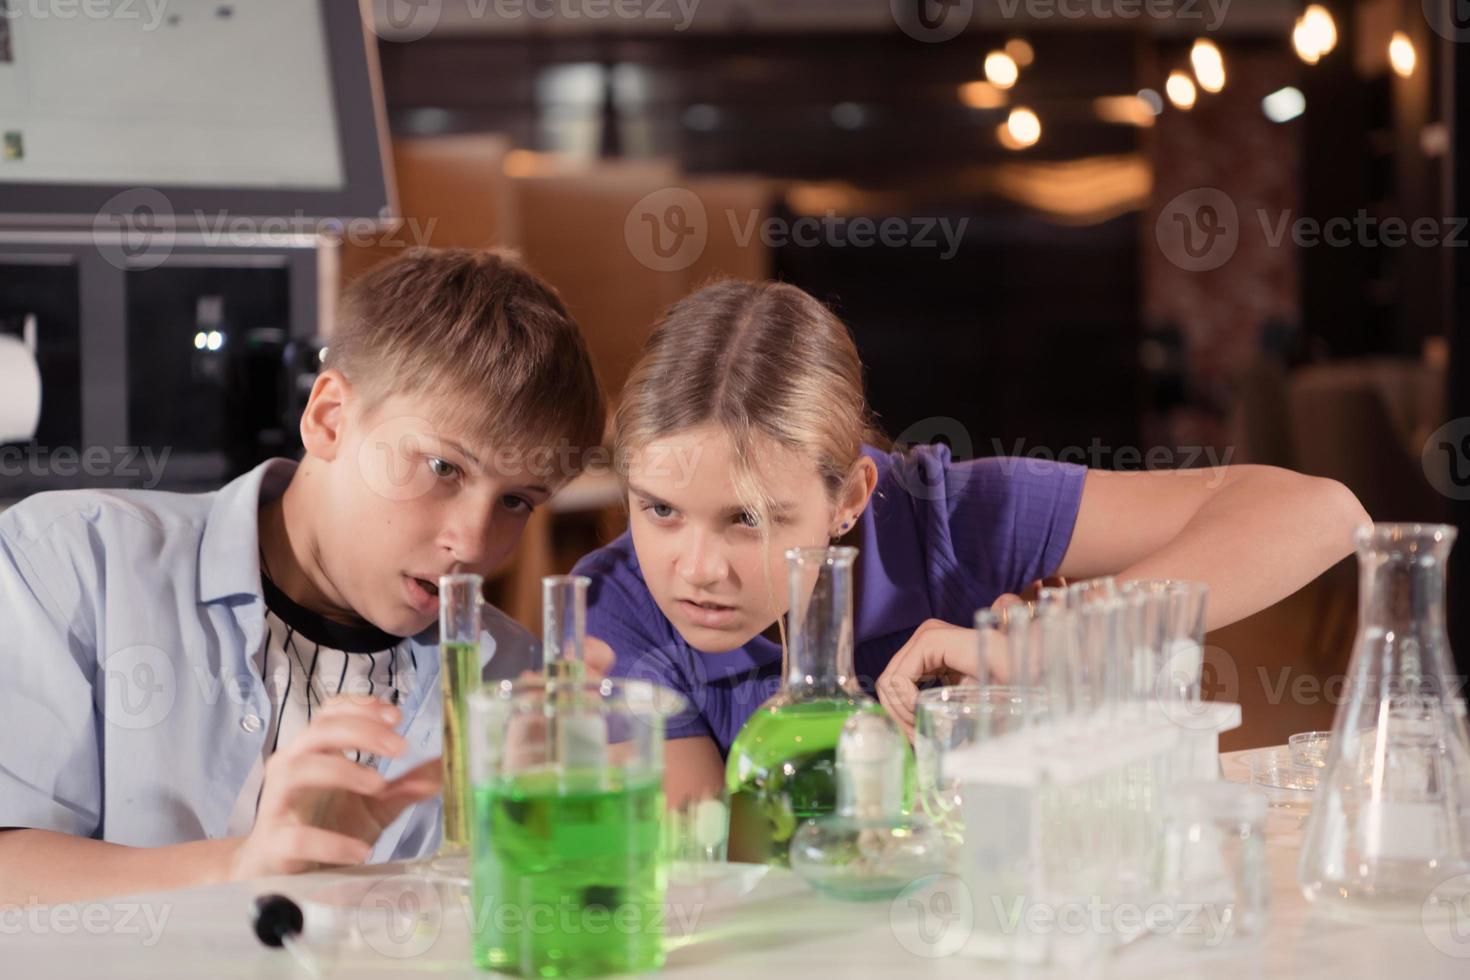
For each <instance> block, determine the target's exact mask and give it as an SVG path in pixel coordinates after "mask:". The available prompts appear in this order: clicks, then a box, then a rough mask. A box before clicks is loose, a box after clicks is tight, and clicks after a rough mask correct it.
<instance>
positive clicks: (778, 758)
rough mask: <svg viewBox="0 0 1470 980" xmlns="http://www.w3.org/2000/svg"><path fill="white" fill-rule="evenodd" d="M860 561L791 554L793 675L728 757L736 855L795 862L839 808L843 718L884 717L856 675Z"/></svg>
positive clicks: (840, 552) (832, 552)
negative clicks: (792, 852) (796, 844)
mask: <svg viewBox="0 0 1470 980" xmlns="http://www.w3.org/2000/svg"><path fill="white" fill-rule="evenodd" d="M856 559H857V549H856V548H793V549H791V550H789V551H787V552H786V564H787V572H788V576H789V583H790V589H791V609H790V612H789V614H788V616H787V622H788V628H787V633H788V640H789V643H790V649H789V651H788V652H787V657H786V672H785V677H784V678H783V682H782V684H781V689H780V690H778V691H777V692H776V693H775V694H773V695H771V697H770V698H768V699H767V700H766V701H765V703H763V704H762V705H761V706H760V707H759V708H757V709H756V711H755V713H754V714H752V715H751V716H750V718H749V719H747V720H746V722H745V725H744V726H743V727H742V728H741V729H740V732H739V734H737V735H736V736H735V741H734V742H733V743H732V744H731V746H730V753H729V758H728V760H727V762H726V768H725V782H726V786H727V788H728V789H729V792H730V814H731V837H730V857H731V859H732V860H742V861H757V862H769V863H773V864H783V865H784V864H786V862H787V856H788V851H789V849H790V845H791V836H792V834H794V833H795V832H796V828H797V826H798V825H799V824H800V823H801V821H803V820H807V819H812V818H815V817H824V816H827V815H829V814H831V813H832V812H833V811H834V810H835V809H836V807H837V757H836V753H837V740H838V737H839V736H840V735H841V733H842V726H843V723H845V722H846V721H847V719H848V718H849V717H850V716H851V715H853V714H855V713H858V712H862V711H871V712H875V713H878V714H880V715H881V714H882V713H883V708H882V707H881V706H880V705H879V704H878V702H877V701H875V700H873V699H872V698H871V697H869V696H868V695H867V694H865V693H864V692H863V690H862V688H860V687H859V686H858V682H857V677H856V676H855V674H854V671H853V623H852V584H853V582H852V573H853V563H854V562H855V561H856Z"/></svg>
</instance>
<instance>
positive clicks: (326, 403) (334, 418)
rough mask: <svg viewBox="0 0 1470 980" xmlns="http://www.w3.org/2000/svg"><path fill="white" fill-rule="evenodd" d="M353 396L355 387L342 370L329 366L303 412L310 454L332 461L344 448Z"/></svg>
mask: <svg viewBox="0 0 1470 980" xmlns="http://www.w3.org/2000/svg"><path fill="white" fill-rule="evenodd" d="M351 395H352V386H351V385H350V384H348V382H347V378H346V377H345V376H344V375H343V374H342V372H341V371H335V370H331V369H328V370H326V371H323V372H322V373H321V374H319V375H317V379H316V381H315V382H314V383H313V384H312V386H311V395H310V396H309V397H308V398H307V399H306V410H305V411H303V412H302V413H301V445H302V446H303V447H304V448H305V449H306V451H307V453H308V454H310V455H312V456H315V457H317V458H318V459H323V460H332V459H335V458H336V456H337V454H338V453H339V452H341V451H342V439H343V437H344V436H345V435H346V430H347V401H348V399H349V398H350V397H351Z"/></svg>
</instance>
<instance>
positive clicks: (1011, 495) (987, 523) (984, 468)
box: [576, 445, 1087, 753]
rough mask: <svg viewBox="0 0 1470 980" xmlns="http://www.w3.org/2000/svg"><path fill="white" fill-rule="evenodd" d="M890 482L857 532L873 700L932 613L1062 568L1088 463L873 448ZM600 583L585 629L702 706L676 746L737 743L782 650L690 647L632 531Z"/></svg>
mask: <svg viewBox="0 0 1470 980" xmlns="http://www.w3.org/2000/svg"><path fill="white" fill-rule="evenodd" d="M863 453H864V454H865V455H867V456H868V457H869V458H871V459H872V460H873V462H874V463H876V464H877V467H878V485H877V488H876V490H875V491H874V493H873V498H872V500H871V502H870V503H869V505H868V509H867V510H866V511H864V512H863V515H862V517H861V518H860V519H859V521H858V525H857V535H858V539H857V546H858V548H859V549H860V550H859V553H858V559H857V570H856V577H855V586H854V589H855V591H854V596H853V605H854V632H855V634H856V635H855V641H856V642H855V646H854V650H853V655H854V666H855V668H856V671H857V675H858V681H859V683H860V684H861V685H862V687H863V689H864V690H865V691H867V692H869V693H870V694H871V693H872V691H873V684H874V682H876V681H877V679H878V676H879V675H880V674H882V673H883V669H884V668H885V667H886V666H887V665H888V661H889V660H890V659H891V658H892V657H893V655H894V653H896V652H897V651H898V650H899V648H900V647H902V646H903V645H904V644H905V643H907V642H908V640H909V637H910V636H912V635H913V632H914V630H915V629H916V628H917V627H918V626H919V624H921V623H923V622H924V621H925V620H926V619H940V620H944V621H945V622H949V623H954V624H956V625H961V626H969V625H971V624H972V623H973V621H974V615H975V610H976V609H979V608H981V607H983V606H988V605H990V603H992V602H993V601H995V599H996V598H997V597H998V596H1000V595H1002V594H1004V593H1006V592H1018V591H1020V590H1021V589H1022V588H1024V587H1025V586H1026V585H1028V584H1029V583H1031V582H1033V581H1035V580H1036V579H1039V578H1044V577H1046V576H1048V575H1051V574H1054V573H1055V572H1056V569H1057V567H1058V566H1059V565H1060V564H1061V561H1062V556H1063V554H1065V552H1066V550H1067V545H1068V543H1069V542H1070V541H1071V538H1072V527H1073V524H1074V523H1075V522H1076V519H1077V507H1078V504H1079V502H1080V501H1081V499H1082V483H1083V480H1084V478H1085V477H1086V474H1087V469H1086V467H1083V466H1078V465H1076V464H1072V463H1057V462H1052V461H1049V460H1039V459H1031V458H1020V457H994V458H987V459H977V460H970V461H967V462H958V463H957V462H954V461H952V460H951V459H950V454H949V449H948V448H947V447H945V446H942V445H939V446H919V447H915V448H913V449H910V450H908V451H907V452H906V453H903V454H899V453H885V452H883V451H882V450H878V449H874V448H872V447H864V448H863ZM576 573H577V574H579V575H588V576H590V577H591V578H592V585H591V588H590V590H589V592H588V597H587V634H588V635H589V636H595V637H597V638H598V639H600V640H602V641H604V642H605V643H607V644H608V645H609V646H611V647H612V649H613V652H614V654H616V656H617V662H616V664H615V666H614V668H613V674H614V675H616V676H620V677H637V678H642V679H645V680H651V681H654V682H655V683H658V684H662V685H664V686H665V687H668V688H671V689H672V690H675V691H678V692H679V693H680V694H682V695H684V696H685V697H686V698H688V700H689V704H690V708H689V710H688V711H686V712H684V713H683V714H682V715H680V716H678V717H677V718H674V719H671V721H670V724H669V728H668V737H669V738H682V737H685V736H691V735H708V736H710V737H711V738H713V739H714V740H715V742H716V744H718V745H719V747H720V752H721V753H725V752H728V750H729V748H730V743H731V742H732V741H734V739H735V735H736V734H737V733H738V732H739V731H740V726H741V725H743V724H745V720H746V719H747V718H749V717H750V716H751V715H752V714H753V713H754V712H755V710H756V709H757V708H758V707H760V705H761V703H762V702H764V701H765V700H766V698H768V697H770V696H771V695H772V694H773V693H775V691H776V689H777V688H778V687H780V682H781V676H780V675H781V647H780V645H779V644H778V643H775V642H772V641H771V640H768V639H766V638H765V637H764V636H757V637H756V638H755V639H753V640H751V641H750V642H749V643H747V644H746V645H745V646H743V647H739V648H737V649H735V650H731V651H729V652H727V653H703V652H700V651H698V650H695V649H694V648H693V647H691V646H690V645H689V644H688V643H687V642H685V640H684V638H683V636H681V635H680V634H679V631H678V630H677V629H675V628H674V626H673V624H672V623H670V622H669V621H668V619H667V618H666V617H665V616H664V614H663V613H662V612H661V611H659V608H658V605H657V604H656V603H655V602H654V601H653V596H652V595H651V594H650V593H649V591H648V587H647V586H646V585H645V584H644V581H643V573H642V571H641V569H640V568H639V567H638V556H637V554H636V553H635V552H634V549H633V540H632V536H631V534H629V533H626V532H625V533H624V534H623V535H622V536H621V537H620V538H618V539H617V540H616V541H614V542H612V543H611V544H609V545H607V546H606V547H604V548H599V549H598V550H597V551H594V552H592V553H591V554H590V555H587V556H586V557H585V558H583V559H582V560H581V561H579V562H578V563H577V567H576Z"/></svg>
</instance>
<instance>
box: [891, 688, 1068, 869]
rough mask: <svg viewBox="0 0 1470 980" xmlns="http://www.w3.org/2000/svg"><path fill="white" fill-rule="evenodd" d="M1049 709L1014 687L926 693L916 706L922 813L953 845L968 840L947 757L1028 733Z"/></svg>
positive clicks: (1037, 696) (1034, 694)
mask: <svg viewBox="0 0 1470 980" xmlns="http://www.w3.org/2000/svg"><path fill="white" fill-rule="evenodd" d="M1045 710H1046V699H1045V695H1044V693H1043V692H1042V691H1041V690H1039V689H1035V690H1030V691H1028V690H1027V689H1025V688H1022V687H1016V686H1011V685H978V684H960V685H954V686H951V687H938V688H935V689H933V690H932V691H924V692H923V693H921V694H920V695H919V699H918V701H917V702H916V703H915V705H914V773H915V791H916V800H917V802H918V809H921V810H922V812H923V813H924V814H925V815H926V816H927V817H928V818H929V819H930V821H932V822H933V824H934V826H936V827H937V828H939V830H940V832H941V833H943V834H944V836H945V837H946V838H948V839H949V841H950V842H951V843H954V844H958V843H960V842H961V841H962V840H963V839H964V830H965V827H964V822H963V820H962V819H961V816H960V804H961V802H962V801H961V799H960V786H959V781H958V780H957V779H955V778H954V777H953V776H950V777H946V776H945V775H944V772H943V759H944V756H945V754H946V753H948V752H953V751H954V750H956V749H962V748H964V747H965V746H967V745H974V744H975V743H977V742H983V741H989V740H991V739H996V738H1001V737H1003V736H1006V735H1013V734H1016V733H1019V732H1023V731H1025V730H1026V728H1027V727H1028V726H1030V725H1032V724H1034V723H1036V722H1038V721H1039V720H1040V716H1043V715H1044V713H1045Z"/></svg>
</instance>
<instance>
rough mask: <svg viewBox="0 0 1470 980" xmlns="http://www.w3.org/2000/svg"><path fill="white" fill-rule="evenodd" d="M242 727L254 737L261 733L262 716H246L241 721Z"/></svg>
mask: <svg viewBox="0 0 1470 980" xmlns="http://www.w3.org/2000/svg"><path fill="white" fill-rule="evenodd" d="M240 727H241V728H243V729H245V730H246V731H247V732H250V733H251V734H252V735H253V734H255V733H256V732H258V731H260V716H259V715H246V716H245V717H244V718H241V719H240Z"/></svg>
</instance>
